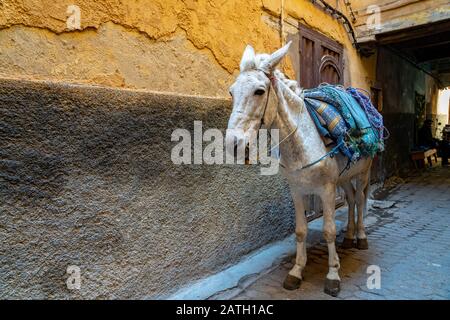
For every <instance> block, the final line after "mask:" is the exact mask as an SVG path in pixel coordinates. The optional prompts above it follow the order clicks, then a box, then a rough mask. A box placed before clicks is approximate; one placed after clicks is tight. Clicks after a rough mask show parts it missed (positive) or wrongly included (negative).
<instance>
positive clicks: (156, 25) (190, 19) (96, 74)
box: [0, 0, 376, 97]
mask: <svg viewBox="0 0 450 320" xmlns="http://www.w3.org/2000/svg"><path fill="white" fill-rule="evenodd" d="M330 3H335V1H331V2H330ZM70 5H77V6H78V7H79V8H80V12H81V30H69V29H68V28H67V24H66V21H67V18H68V17H69V14H68V13H67V8H68V6H70ZM280 7H281V0H209V1H207V0H199V1H195V0H183V1H181V0H97V1H94V0H90V1H88V0H58V1H55V0H51V1H50V0H41V1H38V0H4V1H2V2H0V77H5V78H19V79H22V78H23V79H36V80H50V81H63V82H72V83H86V84H95V85H105V86H113V87H123V88H133V89H145V90H152V91H163V92H172V93H180V94H191V95H205V96H216V97H227V96H228V89H227V88H228V86H229V85H230V84H231V83H232V82H233V79H234V77H235V76H236V75H237V73H238V65H239V61H240V57H241V54H242V52H243V50H244V48H245V46H246V44H252V45H253V46H254V47H255V49H256V50H257V51H258V52H268V51H272V50H275V49H276V48H278V47H279V46H280V43H281V40H280V32H279V25H280V24H279V16H280ZM285 17H286V19H287V20H289V21H299V22H301V23H304V24H306V25H309V26H310V27H311V28H313V29H315V30H318V31H320V32H322V33H324V34H326V35H327V36H329V37H331V38H333V39H334V40H336V41H338V42H340V43H341V44H343V45H344V48H345V82H346V84H347V85H349V84H351V85H354V86H358V87H362V88H366V89H368V87H369V86H370V85H371V84H372V81H373V80H374V77H375V63H376V61H375V58H374V57H372V58H370V59H361V58H360V57H359V56H358V54H357V53H356V51H355V49H354V48H352V45H351V41H350V38H349V36H348V35H347V33H346V32H345V30H344V28H343V26H342V25H341V23H339V22H338V21H337V20H336V19H334V18H332V17H331V16H330V15H329V14H326V13H324V12H323V11H321V10H320V9H319V8H318V7H316V6H315V5H313V4H312V3H311V2H310V1H308V0H286V1H285ZM286 31H287V33H290V32H291V33H292V32H294V33H295V32H296V31H295V29H293V28H292V27H291V28H288V27H287V28H286ZM288 37H289V35H286V38H288ZM294 48H295V46H294ZM293 50H294V49H293ZM284 65H285V67H286V68H285V70H286V71H287V73H288V75H290V76H293V75H294V74H295V73H294V71H293V70H294V67H295V66H297V68H298V61H293V59H288V61H286V62H285V64H284Z"/></svg>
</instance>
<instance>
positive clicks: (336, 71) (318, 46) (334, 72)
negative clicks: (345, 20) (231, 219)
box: [299, 24, 345, 221]
mask: <svg viewBox="0 0 450 320" xmlns="http://www.w3.org/2000/svg"><path fill="white" fill-rule="evenodd" d="M299 33H300V44H299V49H300V86H301V87H303V88H314V87H317V86H318V85H320V84H321V83H328V84H343V80H344V79H343V63H342V55H343V47H342V45H340V44H339V43H337V42H336V41H334V40H332V39H330V38H327V37H326V36H325V35H323V34H321V33H319V32H317V31H314V30H311V29H309V28H308V27H306V26H305V25H302V24H300V25H299ZM304 202H305V208H306V214H307V218H308V221H310V220H313V219H315V218H317V217H320V216H321V215H322V203H321V200H320V199H319V198H318V197H316V196H313V195H310V196H306V197H305V199H304ZM344 203H345V194H344V191H343V190H342V189H341V188H338V190H337V191H336V206H341V205H343V204H344Z"/></svg>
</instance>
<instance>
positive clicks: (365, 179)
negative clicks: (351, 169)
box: [355, 169, 370, 250]
mask: <svg viewBox="0 0 450 320" xmlns="http://www.w3.org/2000/svg"><path fill="white" fill-rule="evenodd" d="M369 187H370V169H369V170H367V171H366V172H364V173H361V175H360V176H359V178H358V179H357V180H356V192H355V197H356V207H357V209H358V221H357V225H356V228H357V231H356V247H357V248H358V249H360V250H366V249H368V248H369V243H368V241H367V235H366V231H365V228H364V217H365V215H366V210H367V198H368V197H369Z"/></svg>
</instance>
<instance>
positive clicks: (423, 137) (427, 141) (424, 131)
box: [418, 119, 437, 148]
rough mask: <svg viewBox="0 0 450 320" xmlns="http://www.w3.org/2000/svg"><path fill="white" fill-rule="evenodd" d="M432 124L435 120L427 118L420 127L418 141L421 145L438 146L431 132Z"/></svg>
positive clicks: (427, 146)
mask: <svg viewBox="0 0 450 320" xmlns="http://www.w3.org/2000/svg"><path fill="white" fill-rule="evenodd" d="M432 124H433V121H431V120H430V119H427V120H425V121H424V123H423V125H422V128H420V130H419V134H418V142H419V146H420V147H426V148H435V147H436V146H437V143H436V141H435V140H434V138H433V133H432V132H431V126H432Z"/></svg>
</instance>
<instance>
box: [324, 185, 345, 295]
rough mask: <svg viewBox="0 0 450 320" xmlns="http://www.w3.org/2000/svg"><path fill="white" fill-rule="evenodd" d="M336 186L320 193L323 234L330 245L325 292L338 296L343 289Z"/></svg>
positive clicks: (328, 187) (331, 186)
mask: <svg viewBox="0 0 450 320" xmlns="http://www.w3.org/2000/svg"><path fill="white" fill-rule="evenodd" d="M335 196H336V186H335V185H328V186H326V188H325V190H324V192H323V193H322V194H321V195H320V197H321V199H322V204H323V236H324V238H325V240H326V241H327V245H328V274H327V278H326V280H325V288H324V291H325V293H327V294H329V295H331V296H333V297H336V296H337V295H338V293H339V291H340V290H341V285H340V284H341V278H340V277H339V268H340V263H339V256H338V254H337V252H336V244H335V241H336V221H335V200H336V198H335Z"/></svg>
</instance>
